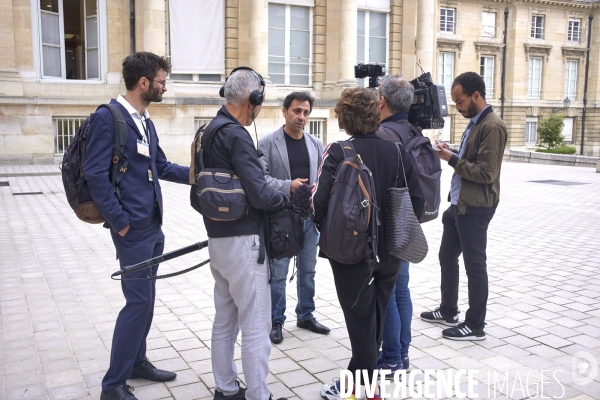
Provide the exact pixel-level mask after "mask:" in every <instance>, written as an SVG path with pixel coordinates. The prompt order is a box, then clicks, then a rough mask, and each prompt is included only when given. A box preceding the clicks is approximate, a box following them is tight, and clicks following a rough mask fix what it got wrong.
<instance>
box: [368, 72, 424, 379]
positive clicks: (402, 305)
mask: <svg viewBox="0 0 600 400" xmlns="http://www.w3.org/2000/svg"><path fill="white" fill-rule="evenodd" d="M414 93H415V89H414V87H413V85H412V84H411V83H410V82H409V81H408V80H406V79H405V78H404V77H402V75H390V76H387V77H385V78H384V79H383V81H382V82H381V85H380V86H379V89H378V94H379V105H378V107H379V115H380V120H381V125H380V127H379V130H378V131H377V135H379V136H380V137H381V138H382V139H385V140H389V141H392V142H401V143H402V144H403V145H404V146H406V143H404V140H403V138H408V137H410V135H411V124H410V122H408V110H409V108H410V105H411V104H412V101H413V96H414ZM417 217H419V216H417ZM409 265H410V263H409V262H408V261H402V262H401V263H400V273H399V274H398V278H397V279H396V286H395V287H394V290H392V294H391V296H390V301H389V303H388V308H387V313H386V316H385V324H384V328H383V342H382V346H381V353H380V355H379V358H378V359H377V368H380V369H389V370H390V371H391V372H392V374H393V373H394V372H395V371H397V370H406V369H408V367H409V365H410V363H409V359H408V348H409V345H410V341H411V333H410V329H411V320H412V312H413V307H412V300H411V298H410V290H409V289H408V279H409V274H408V267H409Z"/></svg>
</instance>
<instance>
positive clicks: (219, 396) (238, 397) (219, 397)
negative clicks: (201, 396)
mask: <svg viewBox="0 0 600 400" xmlns="http://www.w3.org/2000/svg"><path fill="white" fill-rule="evenodd" d="M237 385H238V388H239V390H238V392H237V393H236V394H232V395H231V396H225V395H224V394H223V392H219V391H218V390H216V389H215V397H214V398H213V399H214V400H246V388H243V387H240V383H239V382H238V383H237Z"/></svg>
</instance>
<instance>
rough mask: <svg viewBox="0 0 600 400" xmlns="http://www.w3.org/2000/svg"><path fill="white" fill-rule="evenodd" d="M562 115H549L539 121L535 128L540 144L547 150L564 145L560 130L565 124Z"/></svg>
mask: <svg viewBox="0 0 600 400" xmlns="http://www.w3.org/2000/svg"><path fill="white" fill-rule="evenodd" d="M564 118H565V117H564V116H563V115H562V114H550V115H549V116H547V117H546V118H544V119H542V120H541V121H540V124H539V126H538V128H537V132H538V135H539V137H540V144H541V145H545V147H546V148H547V149H553V148H555V147H557V146H560V145H562V144H563V143H564V138H563V136H562V130H563V126H564V125H565V123H564V122H563V120H564Z"/></svg>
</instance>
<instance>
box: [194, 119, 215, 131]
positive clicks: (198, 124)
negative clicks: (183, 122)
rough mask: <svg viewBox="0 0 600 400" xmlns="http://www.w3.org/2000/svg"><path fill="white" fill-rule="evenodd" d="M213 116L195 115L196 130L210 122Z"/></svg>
mask: <svg viewBox="0 0 600 400" xmlns="http://www.w3.org/2000/svg"><path fill="white" fill-rule="evenodd" d="M212 119H213V117H195V118H194V132H196V131H198V129H199V128H200V127H201V126H202V125H204V124H208V123H210V121H212Z"/></svg>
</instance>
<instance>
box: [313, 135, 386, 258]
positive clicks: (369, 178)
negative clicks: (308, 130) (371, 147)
mask: <svg viewBox="0 0 600 400" xmlns="http://www.w3.org/2000/svg"><path fill="white" fill-rule="evenodd" d="M337 143H338V144H339V145H340V146H341V147H342V149H343V152H344V159H343V160H342V162H340V164H339V165H338V167H337V168H336V170H335V174H334V175H333V186H332V190H331V196H330V198H329V204H328V206H327V217H326V219H325V223H324V224H321V236H320V237H319V247H320V249H321V251H322V252H323V253H325V254H326V255H327V257H329V258H331V259H333V260H335V261H337V262H339V263H341V264H356V263H358V262H360V261H362V260H365V259H366V261H367V262H368V263H373V262H375V261H376V259H377V240H378V237H377V226H378V225H379V221H378V218H377V211H378V207H377V199H376V198H375V183H374V181H373V174H372V173H371V170H369V168H368V167H367V166H366V165H365V164H364V163H363V162H362V160H361V158H360V155H358V154H356V151H355V150H354V146H353V145H352V142H350V141H342V142H337Z"/></svg>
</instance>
